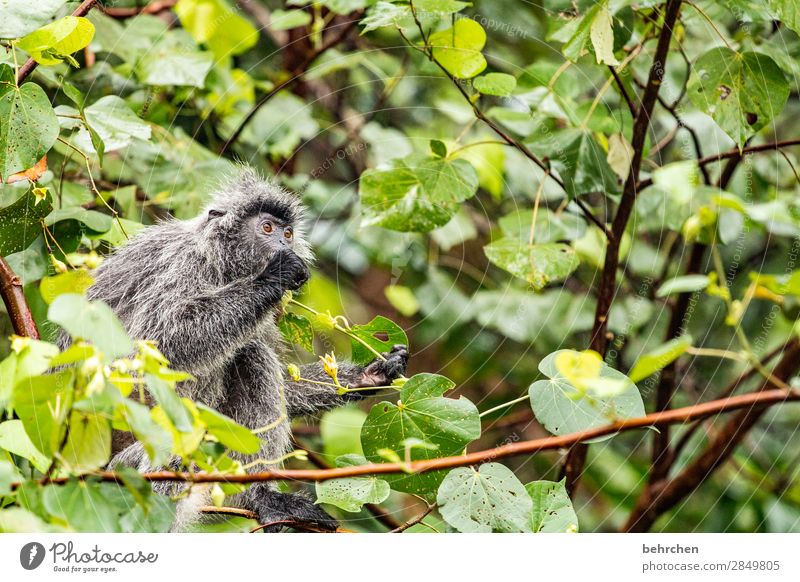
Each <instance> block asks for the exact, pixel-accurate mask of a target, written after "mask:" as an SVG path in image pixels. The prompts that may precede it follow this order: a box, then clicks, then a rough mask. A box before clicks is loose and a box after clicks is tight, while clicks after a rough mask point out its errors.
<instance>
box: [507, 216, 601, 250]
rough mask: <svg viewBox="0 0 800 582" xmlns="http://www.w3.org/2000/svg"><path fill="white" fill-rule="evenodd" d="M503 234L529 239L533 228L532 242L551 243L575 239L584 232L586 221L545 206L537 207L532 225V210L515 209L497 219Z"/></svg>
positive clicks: (509, 236) (524, 239)
mask: <svg viewBox="0 0 800 582" xmlns="http://www.w3.org/2000/svg"><path fill="white" fill-rule="evenodd" d="M497 224H498V225H499V226H500V230H502V231H503V235H505V236H506V237H508V238H516V239H519V240H523V241H527V240H530V235H531V228H533V229H534V242H537V243H552V242H556V241H564V240H577V239H579V238H581V237H582V236H583V235H584V234H585V233H586V221H584V220H583V218H581V217H580V216H578V215H577V214H571V213H569V212H562V213H561V214H556V213H554V212H552V211H550V210H548V209H547V208H539V211H538V212H537V213H536V224H535V225H533V210H532V209H524V210H516V211H514V212H511V213H510V214H506V215H505V216H501V217H500V218H499V219H498V220H497Z"/></svg>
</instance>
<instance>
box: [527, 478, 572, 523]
mask: <svg viewBox="0 0 800 582" xmlns="http://www.w3.org/2000/svg"><path fill="white" fill-rule="evenodd" d="M564 483H565V482H564V480H561V481H559V482H558V483H556V482H554V481H534V482H533V483H528V484H527V485H525V490H526V491H527V492H528V495H529V496H530V498H531V501H533V509H532V510H531V531H532V532H534V533H576V532H577V531H578V516H577V515H576V514H575V510H574V509H573V508H572V501H570V498H569V495H568V494H567V488H566V487H565V486H564Z"/></svg>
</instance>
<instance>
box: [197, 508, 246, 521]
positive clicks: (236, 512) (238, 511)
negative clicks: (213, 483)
mask: <svg viewBox="0 0 800 582" xmlns="http://www.w3.org/2000/svg"><path fill="white" fill-rule="evenodd" d="M198 511H199V512H200V513H209V514H219V515H233V516H236V517H244V518H245V519H258V515H257V514H256V512H255V511H250V510H249V509H242V508H241V507H217V506H215V505H203V506H201V507H200V508H199V509H198Z"/></svg>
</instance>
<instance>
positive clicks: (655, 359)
mask: <svg viewBox="0 0 800 582" xmlns="http://www.w3.org/2000/svg"><path fill="white" fill-rule="evenodd" d="M690 347H692V336H690V335H684V336H681V337H678V338H675V339H673V340H670V341H668V342H666V343H664V344H661V345H660V346H659V347H657V348H656V349H655V350H653V351H651V352H647V353H646V354H644V355H642V356H639V359H638V360H636V363H635V364H634V365H633V368H631V371H630V372H629V373H628V376H630V379H631V381H633V382H638V381H639V380H644V379H645V378H647V377H648V376H649V375H651V374H654V373H655V372H658V371H659V370H660V369H661V368H663V367H664V366H666V365H668V364H671V363H672V362H674V361H675V360H677V359H678V358H679V357H680V356H682V355H683V354H685V353H686V350H688V349H689V348H690Z"/></svg>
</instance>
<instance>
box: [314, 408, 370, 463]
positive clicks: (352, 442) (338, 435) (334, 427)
mask: <svg viewBox="0 0 800 582" xmlns="http://www.w3.org/2000/svg"><path fill="white" fill-rule="evenodd" d="M366 418H367V413H366V412H364V411H363V410H360V409H358V408H354V407H352V406H346V407H344V408H337V409H335V410H330V411H328V412H326V413H325V414H324V415H323V416H322V420H321V421H320V423H319V434H320V438H321V439H322V450H323V452H324V454H325V456H326V457H327V458H328V459H329V460H330V461H334V460H335V459H336V458H337V457H341V456H343V455H350V454H358V455H363V453H364V452H363V450H362V449H361V427H362V426H364V421H365V420H366Z"/></svg>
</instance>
